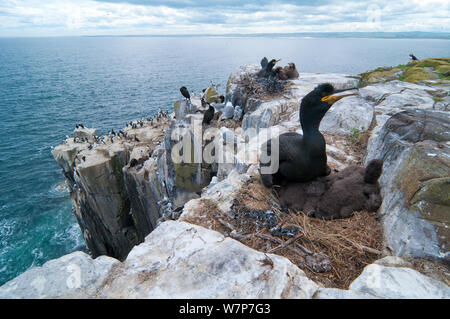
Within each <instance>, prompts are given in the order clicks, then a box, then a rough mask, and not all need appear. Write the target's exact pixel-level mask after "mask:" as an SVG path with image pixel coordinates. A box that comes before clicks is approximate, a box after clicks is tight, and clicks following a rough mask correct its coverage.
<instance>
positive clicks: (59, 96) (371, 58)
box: [0, 36, 450, 285]
mask: <svg viewBox="0 0 450 319" xmlns="http://www.w3.org/2000/svg"><path fill="white" fill-rule="evenodd" d="M410 53H414V55H416V56H417V57H418V58H419V59H423V58H428V57H444V56H447V57H448V56H450V40H438V39H436V40H434V39H370V38H305V37H280V36H274V37H270V36H264V37H242V36H240V37H223V36H222V37H212V36H203V37H200V36H199V37H142V36H141V37H54V38H0V119H1V125H0V154H1V156H0V285H2V284H4V283H5V282H7V281H9V280H11V279H12V278H14V277H16V276H18V275H19V274H21V273H23V272H24V271H26V270H27V269H28V268H30V267H34V266H40V265H42V264H43V263H45V262H46V261H48V260H50V259H54V258H58V257H60V256H62V255H65V254H68V253H71V252H74V251H77V250H83V251H86V247H85V245H84V242H83V239H82V236H81V232H80V230H79V227H78V224H77V222H76V219H75V217H74V216H73V215H72V203H71V200H70V197H69V194H68V192H67V190H65V189H64V188H63V187H61V184H62V183H63V182H64V177H63V175H62V174H61V169H60V168H59V167H58V165H57V164H56V162H55V161H54V159H53V157H52V155H51V149H52V147H54V146H56V145H58V144H59V143H60V142H61V141H62V140H63V139H64V138H65V136H66V135H72V134H73V130H74V127H75V124H76V123H83V124H84V125H85V126H88V127H91V128H97V129H98V130H99V133H102V134H105V133H107V132H108V131H109V130H111V129H115V130H118V129H121V128H122V127H124V126H125V123H126V122H129V121H131V120H135V119H140V118H142V117H148V116H152V115H154V114H156V112H158V109H159V108H161V109H163V110H169V111H170V110H172V106H173V103H174V102H175V101H177V100H178V99H180V97H181V95H180V92H179V88H180V87H181V86H183V85H184V86H186V87H187V88H188V89H189V90H190V91H191V92H195V93H197V94H198V93H200V92H201V90H202V89H204V88H206V87H208V86H209V85H210V84H211V83H214V84H218V85H219V91H221V92H224V90H225V86H226V81H227V78H228V76H229V74H230V73H231V72H232V71H233V70H234V69H236V68H237V67H239V66H241V65H244V64H259V61H260V60H261V58H262V57H264V56H266V57H268V58H269V59H271V58H277V59H281V61H280V62H279V64H280V65H286V64H287V63H289V62H294V63H295V64H296V66H297V69H298V70H299V72H300V73H302V72H329V73H346V74H358V73H361V72H364V71H367V70H370V69H374V68H377V67H380V66H395V65H398V64H405V63H407V62H408V61H409V54H410Z"/></svg>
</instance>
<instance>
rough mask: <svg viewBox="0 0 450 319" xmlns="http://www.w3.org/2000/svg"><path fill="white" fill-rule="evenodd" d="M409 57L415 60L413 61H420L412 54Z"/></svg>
mask: <svg viewBox="0 0 450 319" xmlns="http://www.w3.org/2000/svg"><path fill="white" fill-rule="evenodd" d="M409 56H410V57H411V60H413V61H417V60H419V59H418V58H416V56H415V55H414V54H412V53H411V54H410V55H409Z"/></svg>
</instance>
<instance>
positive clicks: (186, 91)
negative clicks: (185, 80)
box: [180, 86, 191, 100]
mask: <svg viewBox="0 0 450 319" xmlns="http://www.w3.org/2000/svg"><path fill="white" fill-rule="evenodd" d="M180 92H181V94H182V95H183V96H184V97H185V98H187V99H188V100H190V99H191V95H190V94H189V91H188V89H186V87H185V86H182V87H180Z"/></svg>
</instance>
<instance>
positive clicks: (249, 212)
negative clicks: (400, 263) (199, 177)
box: [186, 180, 382, 289]
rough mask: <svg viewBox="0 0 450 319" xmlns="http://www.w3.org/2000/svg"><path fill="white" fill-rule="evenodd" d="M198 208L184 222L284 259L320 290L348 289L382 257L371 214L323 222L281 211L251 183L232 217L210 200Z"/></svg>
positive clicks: (376, 224) (264, 190)
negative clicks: (319, 284)
mask: <svg viewBox="0 0 450 319" xmlns="http://www.w3.org/2000/svg"><path fill="white" fill-rule="evenodd" d="M200 206H201V207H199V209H200V210H201V213H200V214H199V215H197V216H198V217H196V218H190V219H188V220H186V221H189V222H191V223H194V224H198V225H201V226H204V227H206V228H209V229H213V230H216V231H219V232H221V233H224V234H225V235H227V236H230V237H232V238H234V239H236V240H238V241H240V242H242V243H243V244H245V245H247V246H249V247H251V248H254V249H256V250H259V251H261V252H264V253H273V254H277V255H281V256H284V257H286V258H288V259H289V260H290V261H291V262H293V263H294V264H296V265H297V266H298V267H299V268H301V269H302V270H303V271H304V272H305V273H306V275H307V276H308V277H309V278H310V279H312V280H314V281H316V282H319V283H321V284H322V285H324V286H325V287H330V288H341V289H346V288H348V286H349V285H350V283H351V282H352V281H353V280H354V279H356V277H358V276H359V275H360V274H361V272H362V270H363V268H364V267H365V266H366V265H368V264H371V263H373V262H374V261H375V260H377V259H379V258H380V257H381V251H380V250H381V249H382V230H381V226H380V224H379V222H378V220H377V218H376V214H375V213H368V212H364V211H363V212H357V213H355V214H354V216H352V217H350V218H347V219H338V220H331V221H323V220H319V219H316V218H311V217H308V216H307V215H305V214H303V213H302V212H283V211H282V210H281V209H280V207H279V206H278V201H277V198H276V195H275V194H274V193H272V192H271V190H269V189H267V188H265V187H264V186H263V185H261V184H260V183H258V182H254V181H252V180H249V182H248V183H247V185H245V186H244V187H243V188H242V190H241V192H240V194H239V195H238V196H237V198H236V200H235V201H234V204H233V206H232V212H233V214H232V215H228V214H224V213H222V212H221V211H220V210H219V209H218V208H217V206H216V205H215V204H214V202H212V201H210V200H202V201H201V205H200Z"/></svg>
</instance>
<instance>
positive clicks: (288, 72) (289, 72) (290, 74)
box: [273, 63, 299, 80]
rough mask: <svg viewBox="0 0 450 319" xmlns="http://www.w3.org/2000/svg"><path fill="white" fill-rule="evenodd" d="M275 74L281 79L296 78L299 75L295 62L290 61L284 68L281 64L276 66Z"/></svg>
mask: <svg viewBox="0 0 450 319" xmlns="http://www.w3.org/2000/svg"><path fill="white" fill-rule="evenodd" d="M273 74H274V75H276V76H277V78H279V79H280V80H289V79H296V78H298V76H299V74H298V71H297V69H296V67H295V64H294V63H289V64H288V65H287V66H285V67H284V68H282V67H281V66H278V67H276V68H275V69H274V70H273Z"/></svg>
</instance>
